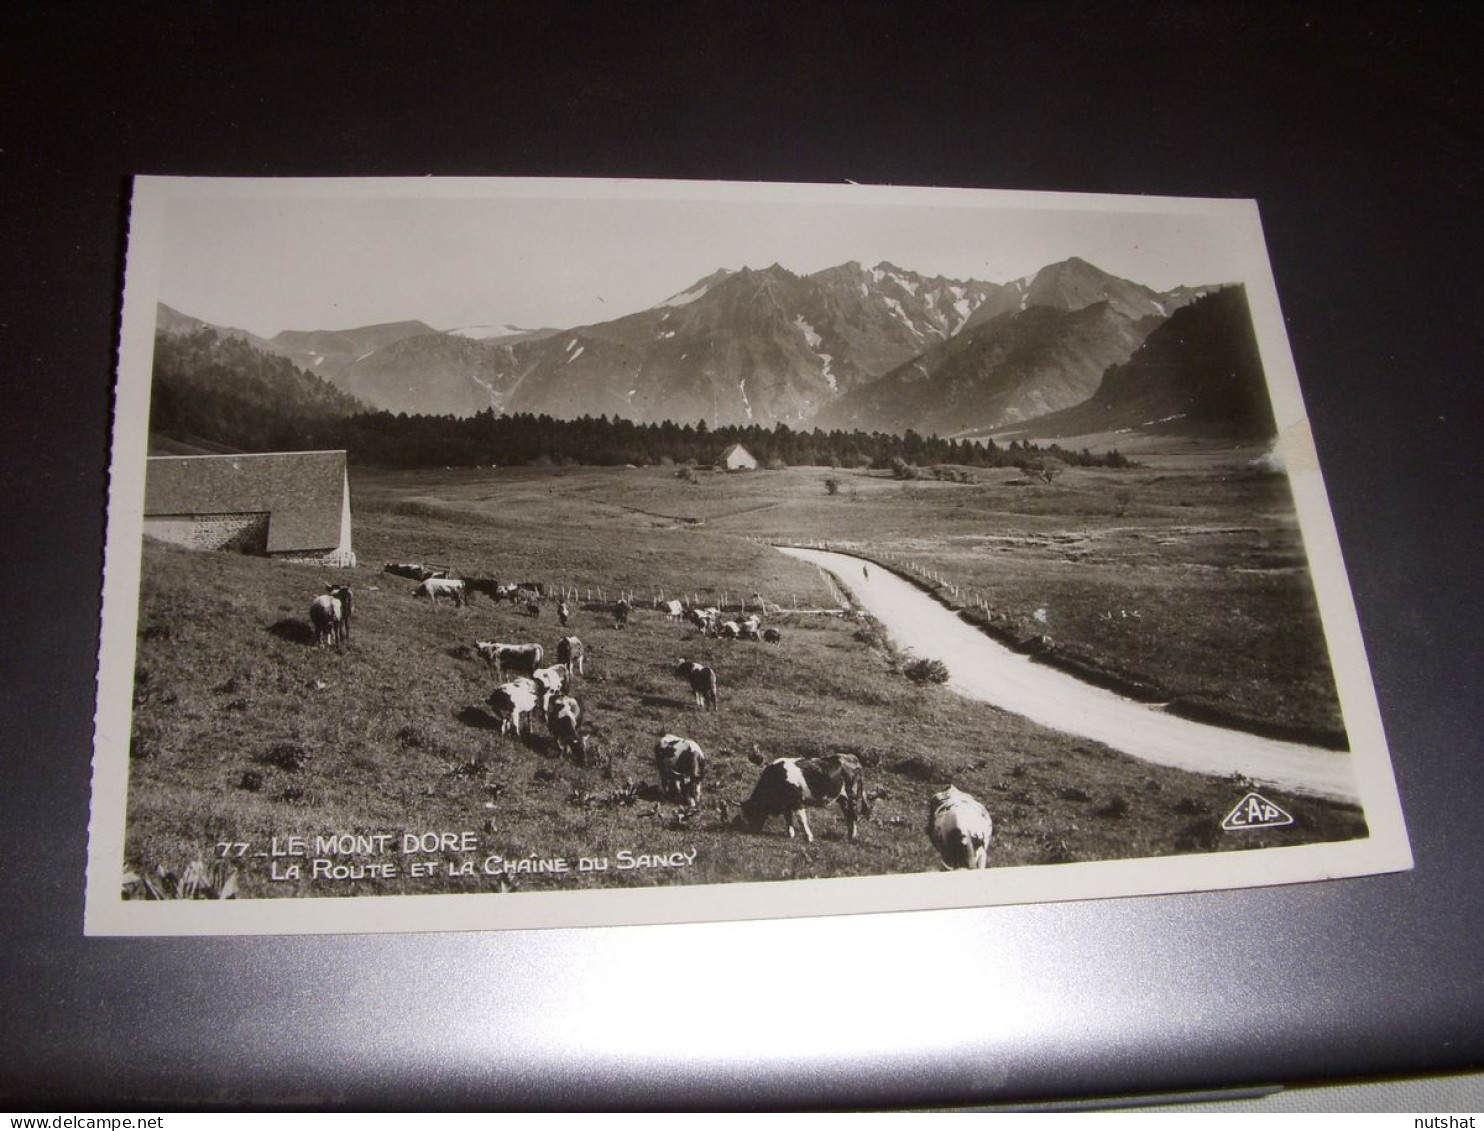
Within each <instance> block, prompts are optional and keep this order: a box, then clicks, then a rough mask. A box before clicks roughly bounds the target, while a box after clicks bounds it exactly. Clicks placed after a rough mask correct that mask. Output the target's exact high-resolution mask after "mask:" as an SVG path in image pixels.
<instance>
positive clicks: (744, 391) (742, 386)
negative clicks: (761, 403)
mask: <svg viewBox="0 0 1484 1131" xmlns="http://www.w3.org/2000/svg"><path fill="white" fill-rule="evenodd" d="M737 388H738V389H740V390H742V407H743V408H745V409H746V410H747V419H748V420H751V419H752V402H751V401H750V400H748V399H747V378H746V377H744V378H742V380H740V381H738V382H737Z"/></svg>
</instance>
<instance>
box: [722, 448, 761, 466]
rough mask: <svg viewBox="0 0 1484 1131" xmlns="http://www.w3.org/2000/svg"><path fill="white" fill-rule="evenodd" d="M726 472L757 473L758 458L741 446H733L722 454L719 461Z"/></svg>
mask: <svg viewBox="0 0 1484 1131" xmlns="http://www.w3.org/2000/svg"><path fill="white" fill-rule="evenodd" d="M717 462H718V463H719V464H720V466H721V467H722V468H723V469H724V470H726V471H756V470H757V457H756V456H754V455H753V454H752V453H751V452H749V451H748V450H747V449H746V448H744V447H743V446H742V445H741V444H733V445H732V446H731V447H729V448H728V449H727V450H726V451H724V452H722V453H721V459H720V460H718V461H717Z"/></svg>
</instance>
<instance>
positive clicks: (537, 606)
mask: <svg viewBox="0 0 1484 1131" xmlns="http://www.w3.org/2000/svg"><path fill="white" fill-rule="evenodd" d="M540 615H541V603H540V602H539V601H527V602H526V616H528V617H539V616H540Z"/></svg>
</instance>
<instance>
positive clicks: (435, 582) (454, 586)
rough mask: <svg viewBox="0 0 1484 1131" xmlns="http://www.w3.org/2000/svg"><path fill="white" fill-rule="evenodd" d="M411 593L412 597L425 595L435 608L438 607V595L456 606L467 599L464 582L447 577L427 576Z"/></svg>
mask: <svg viewBox="0 0 1484 1131" xmlns="http://www.w3.org/2000/svg"><path fill="white" fill-rule="evenodd" d="M412 595H413V596H414V597H426V598H427V599H428V600H430V601H432V602H433V608H435V609H436V608H437V607H438V598H439V597H443V598H446V599H447V600H450V601H452V602H453V603H454V605H455V606H458V607H462V606H463V604H464V602H465V601H467V600H468V596H467V594H466V593H465V589H464V583H463V582H462V581H455V580H453V579H451V578H447V577H430V578H428V579H427V580H425V581H423V582H422V583H421V584H420V585H419V586H418V587H417V588H416V589H414V590H413V591H412Z"/></svg>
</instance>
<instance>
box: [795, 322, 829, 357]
mask: <svg viewBox="0 0 1484 1131" xmlns="http://www.w3.org/2000/svg"><path fill="white" fill-rule="evenodd" d="M794 325H795V326H797V327H798V328H799V329H800V330H802V331H803V332H804V340H805V341H806V342H808V343H809V348H810V349H812V350H814V351H815V352H816V353H817V352H818V351H819V343H820V342H822V341H824V339H823V338H821V337H820V336H819V334H818V332H817V331H816V330H815V329H814V327H813V326H811V325H809V320H808V319H807V318H805V317H804V316H803V315H802V314H800V315H798V316H797V317H795V318H794Z"/></svg>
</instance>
